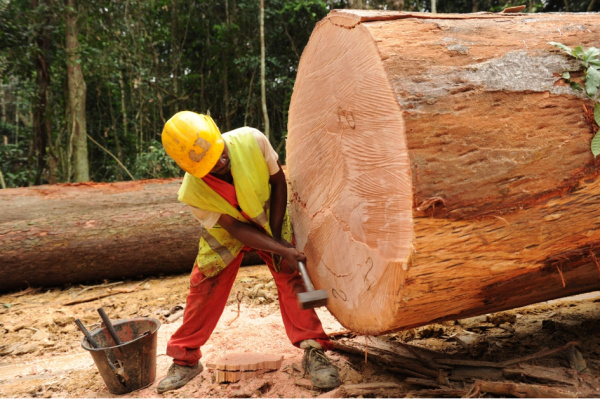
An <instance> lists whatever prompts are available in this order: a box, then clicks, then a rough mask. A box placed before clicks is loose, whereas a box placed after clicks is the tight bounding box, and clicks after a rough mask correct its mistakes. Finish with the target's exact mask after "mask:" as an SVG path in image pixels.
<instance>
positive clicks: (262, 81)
mask: <svg viewBox="0 0 600 399" xmlns="http://www.w3.org/2000/svg"><path fill="white" fill-rule="evenodd" d="M265 54H266V49H265V2H264V0H260V99H261V104H262V111H263V119H264V121H265V128H264V134H265V136H267V139H268V140H269V141H270V140H271V136H270V134H271V133H270V132H269V131H270V130H271V128H270V126H269V111H268V110H267V86H266V85H267V83H266V77H265V69H266V66H265Z"/></svg>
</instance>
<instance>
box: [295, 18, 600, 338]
mask: <svg viewBox="0 0 600 399" xmlns="http://www.w3.org/2000/svg"><path fill="white" fill-rule="evenodd" d="M550 41H557V42H561V43H563V44H566V45H568V46H571V47H575V46H578V45H582V46H584V47H589V46H597V43H598V42H599V41H600V15H599V14H583V13H580V14H516V15H515V14H511V15H506V14H468V15H449V14H440V15H433V14H419V13H416V14H409V13H398V12H368V11H345V12H336V11H333V12H332V13H330V14H329V16H328V17H326V18H325V19H324V20H323V21H321V22H320V23H319V24H318V25H317V27H316V28H315V30H314V32H313V34H312V36H311V39H310V41H309V43H308V45H307V47H306V48H305V50H304V53H303V55H302V58H301V60H300V65H299V70H298V76H297V80H296V85H295V87H294V94H293V96H292V101H291V105H290V114H289V115H290V116H289V125H288V130H289V137H288V141H287V167H288V178H289V180H290V187H291V192H292V193H291V200H292V217H293V219H292V220H293V223H294V229H295V233H296V238H297V240H298V243H299V246H300V248H301V249H303V250H304V251H305V253H306V254H307V256H308V264H307V267H308V269H309V274H310V276H311V278H312V280H313V283H314V284H315V287H316V288H317V289H323V288H324V289H327V290H328V291H329V293H330V303H329V306H328V307H329V310H330V311H331V312H332V313H333V314H334V315H335V316H336V317H337V318H338V320H339V321H340V322H341V323H342V324H343V325H344V326H346V327H347V328H349V329H352V330H354V331H357V332H360V333H364V334H378V333H382V332H386V331H390V330H395V329H403V328H410V327H414V326H419V325H424V324H427V323H430V322H433V321H442V320H448V319H456V318H461V317H467V316H473V315H477V314H483V313H488V312H493V311H499V310H503V309H509V308H514V307H519V306H523V305H527V304H531V303H535V302H539V301H544V300H549V299H552V298H557V297H563V296H567V295H571V294H576V293H581V292H586V291H593V290H596V289H600V264H599V263H598V261H597V260H596V258H600V230H599V229H598V227H599V224H600V207H599V205H600V201H599V200H598V198H600V197H599V196H598V195H599V194H600V188H598V187H599V186H598V184H597V180H598V162H597V161H595V160H594V158H593V156H592V154H591V151H590V149H589V145H590V140H591V127H590V126H589V125H588V124H587V122H586V119H585V117H584V112H583V106H584V105H586V106H588V108H589V107H590V106H591V104H590V102H588V101H586V100H585V99H584V98H583V97H580V96H578V95H576V94H574V93H573V92H572V91H571V90H570V88H568V87H566V86H565V85H564V84H562V83H561V82H560V80H559V75H560V74H561V73H562V72H563V71H564V70H576V69H577V66H576V65H575V64H573V63H571V62H570V60H568V59H567V58H566V57H565V56H563V55H562V54H560V53H559V52H558V51H556V49H555V48H554V47H552V46H550V45H549V44H548V42H550Z"/></svg>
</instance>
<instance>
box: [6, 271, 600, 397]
mask: <svg viewBox="0 0 600 399" xmlns="http://www.w3.org/2000/svg"><path fill="white" fill-rule="evenodd" d="M188 279H189V277H188V275H187V274H185V275H180V276H167V277H161V278H159V277H157V278H149V279H145V280H140V281H123V282H106V283H105V284H102V285H98V286H72V287H67V288H62V289H59V288H55V289H41V290H31V289H30V290H25V291H21V292H15V293H11V294H5V295H2V296H0V396H1V397H65V398H77V397H90V398H92V397H117V396H123V397H161V396H163V397H287V398H293V397H297V398H299V397H304V398H308V397H317V396H319V395H323V394H325V395H327V393H326V392H322V391H319V390H315V389H313V388H312V387H311V384H310V382H309V381H308V380H307V379H306V377H305V376H304V375H303V372H302V367H301V362H302V354H303V352H302V351H301V350H300V349H297V348H295V347H293V346H292V345H291V344H290V343H289V341H288V340H287V337H286V335H285V331H284V327H283V324H282V321H281V316H280V313H279V306H278V302H277V299H276V296H277V295H276V289H275V287H274V285H273V284H272V283H271V280H272V278H271V276H270V273H269V271H268V269H267V268H266V267H265V266H249V267H243V268H242V269H241V271H240V273H239V274H238V277H237V280H236V283H235V285H234V287H233V290H232V292H231V295H230V298H229V301H228V304H227V307H226V309H225V312H224V313H223V316H222V317H221V320H220V322H219V324H218V326H217V328H216V330H215V332H214V333H213V335H212V337H211V339H210V340H209V341H208V343H207V344H206V346H205V347H203V354H204V357H203V358H202V361H203V363H204V364H206V363H211V362H216V361H217V360H218V359H219V358H221V357H222V356H224V355H225V354H227V353H235V352H259V353H268V354H278V355H282V356H283V363H282V367H281V368H280V369H279V370H277V371H274V372H270V373H266V374H262V375H260V376H258V377H254V378H251V379H248V380H243V381H239V382H234V383H221V384H219V383H216V382H215V380H214V377H215V373H214V371H211V370H207V369H205V370H204V371H203V372H202V374H200V375H199V376H198V377H196V378H195V379H194V380H192V381H191V382H190V383H188V384H187V385H186V386H185V387H183V388H181V389H179V390H177V391H171V392H167V393H165V394H163V395H158V394H157V393H156V385H157V384H158V381H160V379H161V378H162V377H163V376H165V375H166V372H167V369H168V367H169V365H170V364H171V359H170V358H169V357H167V356H166V355H165V347H166V341H167V340H168V338H169V337H170V336H171V334H172V333H173V332H174V331H175V330H176V329H177V328H178V327H179V325H180V324H181V321H182V319H181V317H180V315H181V306H183V304H184V303H185V298H186V294H187V288H188ZM103 295H107V296H104V297H102V298H99V297H101V296H103ZM93 298H98V299H95V300H92V299H93ZM88 300H89V301H88ZM77 301H80V302H82V303H76V304H71V303H72V302H77ZM599 305H600V292H596V293H590V294H586V295H582V296H579V297H571V298H566V299H561V300H556V301H550V302H544V303H541V304H536V305H531V306H527V307H524V308H519V309H513V310H511V311H507V312H501V313H495V314H490V315H484V316H481V317H475V318H471V319H466V320H460V321H454V322H447V323H443V324H433V325H428V326H424V327H420V328H417V329H412V330H407V331H402V332H398V333H394V334H389V335H385V336H381V337H377V338H376V340H377V342H385V343H386V344H387V345H404V346H407V345H406V344H408V345H410V346H408V347H411V346H412V347H418V348H426V349H429V350H431V351H434V352H435V353H439V354H440V355H441V356H451V357H452V358H453V359H459V360H471V361H490V362H501V361H506V360H510V359H515V358H523V357H524V356H527V355H531V354H535V353H538V352H540V351H544V350H551V349H556V348H560V347H562V346H563V345H565V344H567V343H568V342H573V341H576V342H578V346H577V348H578V349H579V353H580V355H581V356H580V357H582V359H580V360H583V361H584V364H585V366H586V367H587V369H586V370H585V371H584V372H585V373H586V374H587V375H589V376H591V378H593V379H595V380H597V379H598V376H600V334H598V331H600V306H599ZM100 307H103V308H104V310H105V311H106V313H107V314H108V316H109V317H110V319H111V320H113V321H116V320H121V319H129V318H133V317H152V318H156V319H158V320H160V322H161V327H160V329H159V331H158V347H157V353H158V356H157V378H156V381H155V382H154V383H153V384H152V385H150V386H149V387H146V388H143V389H140V390H137V391H134V392H131V393H128V394H125V395H113V394H111V393H110V392H109V391H108V389H107V387H106V385H105V383H104V381H103V379H102V377H101V375H100V373H99V372H98V369H97V367H96V366H95V364H94V362H93V360H92V357H91V355H90V353H89V352H88V351H86V350H84V349H83V348H82V347H81V341H82V338H83V335H82V333H81V332H80V331H79V330H78V329H77V326H76V324H75V322H74V321H75V319H80V320H81V321H82V322H83V324H84V325H85V326H87V328H88V329H89V330H90V331H93V330H94V329H96V328H98V326H99V323H100V322H101V319H100V317H99V315H98V313H97V311H96V310H97V309H98V308H100ZM317 313H318V314H319V316H320V318H321V320H322V322H323V325H324V328H325V330H326V332H328V333H337V332H341V331H344V328H343V326H341V325H340V324H339V323H338V322H337V321H336V320H335V318H334V317H333V316H332V315H331V314H330V313H329V312H328V311H327V310H326V309H325V308H320V309H318V310H317ZM334 335H335V336H336V337H342V336H345V339H347V340H348V339H351V340H354V341H355V342H361V343H364V344H366V345H367V346H368V345H369V342H375V341H372V340H371V338H368V337H354V336H348V334H346V335H342V334H339V335H336V334H334ZM563 352H565V351H562V352H561V351H557V352H556V353H554V354H553V355H551V356H543V357H542V356H540V357H536V358H535V359H533V360H531V361H529V362H528V363H530V364H535V365H538V366H544V367H548V369H545V370H553V368H556V370H561V371H564V370H565V369H570V368H571V367H573V362H572V361H571V362H570V361H569V357H568V356H566V355H565V353H563ZM369 353H370V352H369V351H368V350H367V355H360V354H351V353H349V352H347V351H341V350H336V351H332V352H329V355H330V358H331V359H332V361H333V362H334V364H335V365H336V366H337V367H338V369H339V370H340V376H341V379H342V382H343V384H345V385H347V386H354V387H356V386H362V387H367V388H368V387H371V386H373V385H377V384H379V388H381V387H384V388H385V387H390V390H389V395H387V394H386V392H387V391H385V389H384V390H383V391H381V389H380V390H379V391H377V392H378V393H377V396H394V397H401V396H407V397H408V396H411V397H416V396H420V397H437V396H464V395H459V393H460V392H462V391H443V390H438V391H435V390H433V391H432V387H431V386H424V385H431V383H425V382H422V380H419V379H415V378H412V379H411V378H408V377H407V375H406V374H403V373H401V372H397V371H396V372H394V371H393V370H398V369H399V368H401V367H400V366H401V365H397V366H398V367H396V368H395V369H394V368H393V367H392V368H391V367H385V365H384V366H382V364H377V362H374V361H373V360H372V359H374V358H372V359H369V356H368V354H369ZM373 356H375V355H373ZM365 358H366V361H365ZM482 364H483V363H482ZM407 367H408V366H407ZM438 380H439V379H438ZM419 381H421V382H419ZM520 382H528V383H531V382H532V381H531V379H530V378H529V379H528V378H525V379H523V378H521V380H520ZM537 382H539V381H537ZM438 383H439V384H438ZM438 383H436V384H435V385H436V387H437V388H440V387H441V388H443V385H444V382H443V381H438ZM458 383H460V384H461V386H462V387H464V392H470V393H471V395H470V396H479V397H494V395H493V394H489V393H487V394H484V393H481V392H479V391H474V390H473V389H471V388H470V384H471V385H472V384H473V377H462V378H459V381H458ZM361 384H362V385H361ZM368 384H372V385H368ZM386 384H387V385H386ZM453 386H456V382H455V383H454V385H453ZM391 387H393V389H392V388H391ZM365 392H366V393H365V394H364V396H369V394H368V390H367V391H365ZM374 392H375V391H374ZM382 392H383V394H382ZM444 392H445V393H446V394H444ZM448 392H450V393H448ZM451 392H457V394H456V395H453V394H452V393H451ZM587 392H588V393H587V394H583V396H595V397H598V396H600V391H598V395H590V394H589V391H587ZM339 393H340V391H336V392H334V393H333V395H336V394H339ZM345 396H352V394H351V393H350V394H349V393H348V392H346V395H345ZM355 396H359V395H358V394H355ZM500 396H506V395H499V396H497V397H500ZM578 396H579V395H578Z"/></svg>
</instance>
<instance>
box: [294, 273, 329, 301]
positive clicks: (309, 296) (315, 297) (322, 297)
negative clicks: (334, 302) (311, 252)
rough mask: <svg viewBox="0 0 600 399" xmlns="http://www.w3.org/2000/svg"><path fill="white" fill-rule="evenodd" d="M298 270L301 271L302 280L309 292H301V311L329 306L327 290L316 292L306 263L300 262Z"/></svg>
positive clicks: (299, 294)
mask: <svg viewBox="0 0 600 399" xmlns="http://www.w3.org/2000/svg"><path fill="white" fill-rule="evenodd" d="M298 269H300V275H301V276H302V280H304V285H305V286H306V289H307V290H308V291H306V292H299V293H298V295H297V296H298V303H299V304H300V308H301V309H311V308H318V307H319V306H326V305H327V291H325V290H315V287H313V285H312V283H311V282H310V279H309V278H308V273H307V272H306V266H305V265H304V262H298Z"/></svg>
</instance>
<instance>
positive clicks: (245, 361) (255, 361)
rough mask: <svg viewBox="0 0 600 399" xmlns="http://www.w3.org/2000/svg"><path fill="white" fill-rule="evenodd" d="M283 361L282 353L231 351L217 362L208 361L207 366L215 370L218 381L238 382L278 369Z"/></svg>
mask: <svg viewBox="0 0 600 399" xmlns="http://www.w3.org/2000/svg"><path fill="white" fill-rule="evenodd" d="M282 361H283V356H282V355H273V354H267V353H254V352H243V353H230V354H228V355H225V356H224V357H222V358H221V359H219V360H217V361H216V362H215V363H208V364H207V365H206V367H208V368H209V369H211V370H214V373H215V378H216V382H217V383H221V382H236V381H240V380H247V379H250V378H254V377H256V376H257V375H260V374H264V373H267V372H269V371H274V370H278V369H279V368H280V367H281V362H282Z"/></svg>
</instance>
